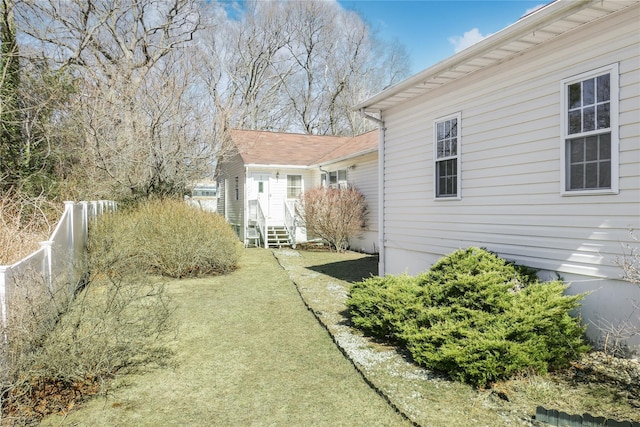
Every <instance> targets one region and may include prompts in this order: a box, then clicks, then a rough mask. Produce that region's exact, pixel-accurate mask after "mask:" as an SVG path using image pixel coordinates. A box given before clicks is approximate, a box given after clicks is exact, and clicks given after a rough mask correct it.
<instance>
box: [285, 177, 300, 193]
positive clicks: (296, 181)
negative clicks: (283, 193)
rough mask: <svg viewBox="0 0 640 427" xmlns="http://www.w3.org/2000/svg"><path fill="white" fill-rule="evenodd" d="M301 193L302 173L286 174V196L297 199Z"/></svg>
mask: <svg viewBox="0 0 640 427" xmlns="http://www.w3.org/2000/svg"><path fill="white" fill-rule="evenodd" d="M300 194H302V175H287V198H288V199H297V198H299V197H300Z"/></svg>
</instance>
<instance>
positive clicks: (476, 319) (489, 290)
mask: <svg viewBox="0 0 640 427" xmlns="http://www.w3.org/2000/svg"><path fill="white" fill-rule="evenodd" d="M565 288H566V286H565V285H564V284H563V283H562V282H560V281H554V282H549V283H539V282H538V281H537V279H536V278H535V275H534V274H533V273H532V270H531V269H530V268H526V267H518V266H515V265H514V264H513V263H511V262H508V261H506V260H504V259H501V258H500V257H498V256H497V255H495V254H493V253H491V252H489V251H486V250H484V249H479V248H468V249H465V250H459V251H456V252H454V253H452V254H450V255H448V256H446V257H444V258H442V259H441V260H439V261H438V262H437V263H436V264H434V265H433V267H432V268H431V269H430V270H429V271H427V272H425V273H423V274H420V275H418V276H416V277H409V276H406V275H405V276H388V277H385V278H379V277H378V278H371V279H368V280H366V281H364V282H360V283H357V284H355V285H354V286H353V287H352V289H351V290H350V293H349V297H348V300H347V306H348V307H349V310H350V313H351V316H352V321H353V324H354V325H355V326H356V327H359V328H361V329H362V330H363V331H365V332H366V333H368V334H372V335H375V336H377V337H387V338H390V339H391V340H392V341H394V342H396V343H400V344H401V345H402V346H404V347H406V348H407V349H408V350H409V352H410V353H411V355H412V357H413V359H414V360H415V362H416V363H418V364H420V365H423V366H426V367H429V368H432V369H436V370H439V371H441V372H444V373H447V374H448V375H450V376H451V377H452V378H454V379H456V380H459V381H463V382H467V383H470V384H474V385H476V386H486V385H487V384H489V383H491V382H494V381H498V380H502V379H507V378H509V377H510V376H512V375H514V374H516V373H518V372H523V371H533V372H537V373H546V372H547V371H548V370H549V369H554V368H559V367H562V366H566V365H567V364H568V362H569V361H570V360H572V359H573V358H575V357H577V356H578V355H579V354H581V353H583V352H585V351H587V350H588V346H587V345H586V344H585V341H584V328H583V327H581V326H580V323H579V319H576V318H573V317H571V316H570V315H569V312H570V311H571V310H573V309H575V308H576V307H578V305H579V301H580V299H581V298H582V296H565V295H563V292H564V290H565Z"/></svg>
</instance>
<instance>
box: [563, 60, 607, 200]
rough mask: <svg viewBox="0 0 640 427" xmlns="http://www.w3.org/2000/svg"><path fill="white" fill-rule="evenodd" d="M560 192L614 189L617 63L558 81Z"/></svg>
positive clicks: (598, 191)
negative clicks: (561, 126)
mask: <svg viewBox="0 0 640 427" xmlns="http://www.w3.org/2000/svg"><path fill="white" fill-rule="evenodd" d="M562 97H563V102H562V115H563V117H562V125H563V132H562V133H563V136H562V150H561V158H562V167H563V171H562V175H561V179H562V193H563V194H564V195H572V194H598V193H605V194H612V193H617V192H618V64H613V65H611V66H608V67H604V68H600V69H597V70H594V71H590V72H588V73H584V74H580V75H578V76H575V77H572V78H569V79H565V80H563V81H562Z"/></svg>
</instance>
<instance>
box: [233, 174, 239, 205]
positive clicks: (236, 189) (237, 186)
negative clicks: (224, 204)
mask: <svg viewBox="0 0 640 427" xmlns="http://www.w3.org/2000/svg"><path fill="white" fill-rule="evenodd" d="M234 190H235V197H236V200H240V177H237V176H236V177H235V179H234Z"/></svg>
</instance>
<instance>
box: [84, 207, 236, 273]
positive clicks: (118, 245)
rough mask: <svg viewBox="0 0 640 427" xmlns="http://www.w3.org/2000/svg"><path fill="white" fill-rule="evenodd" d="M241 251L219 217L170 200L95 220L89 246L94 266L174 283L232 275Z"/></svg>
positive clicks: (230, 229)
mask: <svg viewBox="0 0 640 427" xmlns="http://www.w3.org/2000/svg"><path fill="white" fill-rule="evenodd" d="M241 250H242V244H241V243H240V242H239V240H238V237H237V236H236V234H235V233H234V231H233V230H232V228H231V227H230V226H229V224H227V222H226V221H225V220H224V218H223V217H222V216H220V215H218V214H215V213H210V212H205V211H202V210H200V209H198V208H196V207H193V206H189V205H187V204H186V203H184V201H181V200H175V199H162V200H159V199H158V200H151V201H146V202H143V203H141V204H139V205H137V206H135V207H132V208H129V209H127V210H125V211H122V212H118V213H116V214H113V215H107V216H105V217H103V218H100V219H99V220H98V221H97V223H96V224H95V225H94V226H92V229H91V232H90V245H89V251H90V256H91V260H92V263H94V265H95V264H101V265H105V266H112V267H111V268H112V269H118V268H121V269H125V270H129V271H131V270H139V271H144V272H145V273H148V274H159V275H162V276H167V277H174V278H183V277H199V276H203V275H209V274H220V273H228V272H230V271H233V270H235V269H236V268H237V267H238V262H239V259H240V255H241V253H242V252H241ZM102 270H104V269H102Z"/></svg>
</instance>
